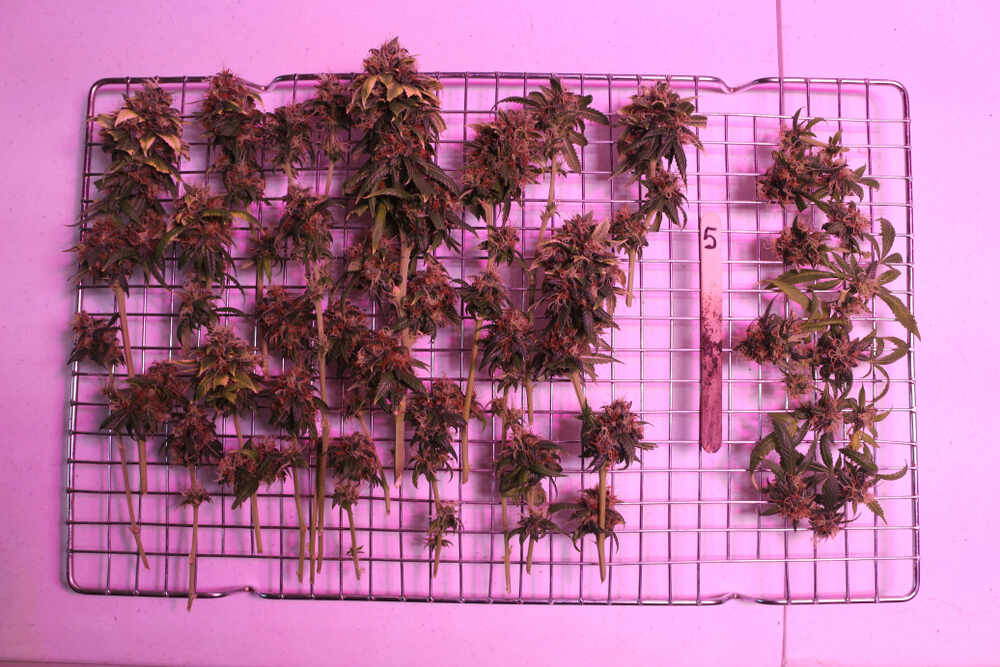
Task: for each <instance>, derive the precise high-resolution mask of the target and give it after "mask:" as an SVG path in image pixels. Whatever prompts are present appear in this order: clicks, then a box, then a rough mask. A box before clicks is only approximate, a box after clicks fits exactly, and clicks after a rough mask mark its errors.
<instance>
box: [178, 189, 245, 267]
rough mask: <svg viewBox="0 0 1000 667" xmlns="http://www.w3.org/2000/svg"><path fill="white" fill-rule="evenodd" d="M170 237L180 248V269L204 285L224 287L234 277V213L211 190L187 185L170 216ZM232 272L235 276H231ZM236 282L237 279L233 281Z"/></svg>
mask: <svg viewBox="0 0 1000 667" xmlns="http://www.w3.org/2000/svg"><path fill="white" fill-rule="evenodd" d="M171 225H172V228H171V230H170V235H169V236H168V238H173V239H174V242H175V243H176V245H177V268H178V269H180V270H184V269H185V268H188V269H190V270H191V272H192V274H193V275H194V277H195V278H196V279H198V280H200V281H202V282H204V283H216V284H219V285H221V284H224V283H225V281H226V279H227V278H230V277H233V273H235V271H236V264H235V262H234V261H233V257H232V255H231V254H230V249H231V248H232V247H233V214H232V212H231V211H229V210H228V209H225V208H223V201H222V198H221V197H218V196H215V195H213V194H212V193H211V192H209V190H208V188H203V187H201V186H198V185H187V186H185V192H184V196H183V197H181V199H180V200H179V201H178V202H177V205H176V207H175V208H174V214H173V216H172V217H171ZM230 271H231V272H233V273H230ZM233 279H234V280H235V278H233Z"/></svg>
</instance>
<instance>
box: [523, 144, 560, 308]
mask: <svg viewBox="0 0 1000 667" xmlns="http://www.w3.org/2000/svg"><path fill="white" fill-rule="evenodd" d="M558 175H559V158H558V156H557V157H553V158H552V165H551V167H550V168H549V196H548V198H547V199H546V200H545V210H544V211H542V219H541V222H540V223H539V225H538V241H537V242H536V243H535V256H536V257H537V256H538V249H539V248H541V247H542V244H543V243H544V242H545V228H546V227H547V226H548V224H549V219H550V218H552V217H553V216H555V213H556V177H557V176H558ZM528 273H529V276H528V306H531V304H533V303H535V289H536V283H537V282H538V276H539V273H540V272H536V271H529V272H528Z"/></svg>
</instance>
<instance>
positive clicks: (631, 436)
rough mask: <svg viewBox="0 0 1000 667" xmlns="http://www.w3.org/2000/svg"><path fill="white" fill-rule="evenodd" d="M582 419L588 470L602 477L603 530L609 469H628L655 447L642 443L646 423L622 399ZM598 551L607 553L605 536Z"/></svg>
mask: <svg viewBox="0 0 1000 667" xmlns="http://www.w3.org/2000/svg"><path fill="white" fill-rule="evenodd" d="M580 419H581V420H582V422H583V425H582V427H581V429H580V442H581V443H582V445H583V456H584V457H585V458H589V459H590V463H589V464H588V466H587V469H588V470H590V471H591V472H593V471H594V470H597V471H599V474H600V478H599V482H598V487H597V490H598V503H599V505H598V525H599V526H600V527H601V528H604V527H605V525H606V523H605V522H606V519H607V516H606V510H607V507H606V502H605V501H606V495H607V480H608V469H609V468H610V467H612V466H616V465H620V464H624V465H625V467H628V466H629V465H630V464H631V463H633V462H635V461H638V460H639V455H638V453H637V452H638V450H643V449H647V450H648V449H653V445H651V444H649V443H644V442H642V437H643V433H644V428H643V427H644V425H645V422H643V421H642V420H640V419H639V417H638V416H637V415H636V414H634V413H633V412H632V404H631V403H630V402H628V401H625V400H623V399H617V400H615V401H612V402H611V403H610V404H608V405H606V406H604V408H603V409H601V410H600V411H599V412H596V413H595V412H593V411H592V410H591V409H590V408H589V407H586V406H585V407H584V408H583V414H581V415H580ZM597 548H598V550H599V551H600V552H601V553H602V554H603V553H604V536H603V535H598V536H597ZM602 560H603V559H602ZM604 576H605V573H604V565H603V563H602V565H601V581H604Z"/></svg>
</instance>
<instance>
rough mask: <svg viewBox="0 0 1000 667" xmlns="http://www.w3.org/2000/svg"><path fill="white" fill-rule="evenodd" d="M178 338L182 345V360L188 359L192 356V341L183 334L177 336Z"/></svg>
mask: <svg viewBox="0 0 1000 667" xmlns="http://www.w3.org/2000/svg"><path fill="white" fill-rule="evenodd" d="M177 338H178V341H179V342H180V344H181V359H187V358H188V357H189V356H190V354H191V340H190V338H188V336H187V335H185V334H182V333H179V334H177Z"/></svg>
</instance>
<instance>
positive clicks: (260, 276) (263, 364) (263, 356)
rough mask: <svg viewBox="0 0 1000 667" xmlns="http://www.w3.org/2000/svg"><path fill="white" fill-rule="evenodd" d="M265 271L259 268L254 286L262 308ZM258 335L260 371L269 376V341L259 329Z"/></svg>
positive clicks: (255, 295) (258, 304) (255, 296)
mask: <svg viewBox="0 0 1000 667" xmlns="http://www.w3.org/2000/svg"><path fill="white" fill-rule="evenodd" d="M263 283H264V269H263V268H261V267H259V266H258V267H257V284H256V285H255V286H254V298H255V299H256V300H257V301H256V303H257V306H260V302H261V301H262V300H263V298H264V285H263ZM257 332H258V335H259V336H260V341H258V342H259V345H260V370H261V373H262V374H263V375H265V376H266V375H267V364H268V359H267V358H268V351H267V339H266V338H264V332H262V331H260V328H259V327H258V329H257Z"/></svg>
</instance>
